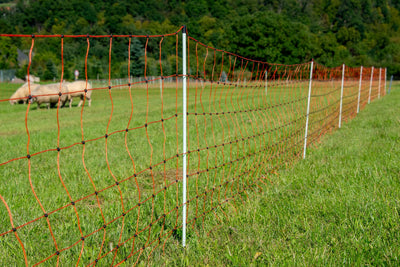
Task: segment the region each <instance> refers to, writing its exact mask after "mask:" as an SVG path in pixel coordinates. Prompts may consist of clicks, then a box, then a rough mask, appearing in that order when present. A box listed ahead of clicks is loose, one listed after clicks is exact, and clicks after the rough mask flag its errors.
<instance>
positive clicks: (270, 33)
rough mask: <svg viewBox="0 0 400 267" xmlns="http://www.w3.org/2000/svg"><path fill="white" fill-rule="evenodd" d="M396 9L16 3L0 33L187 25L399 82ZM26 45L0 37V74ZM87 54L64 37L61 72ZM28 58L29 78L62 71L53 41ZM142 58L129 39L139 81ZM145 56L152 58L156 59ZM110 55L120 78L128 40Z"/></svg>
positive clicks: (276, 54) (102, 61)
mask: <svg viewBox="0 0 400 267" xmlns="http://www.w3.org/2000/svg"><path fill="white" fill-rule="evenodd" d="M8 2H9V1H6V3H8ZM399 8H400V4H399V3H398V1H389V2H386V1H380V0H365V1H359V0H311V1H307V0H267V1H262V2H260V1H255V0H241V1H239V0H229V1H228V0H217V1H210V0H201V1H194V0H189V1H178V0H174V1H167V2H163V1H156V0H151V1H128V0H121V1H118V2H113V1H94V0H91V1H81V0H72V1H61V0H56V1H54V0H42V1H23V0H18V1H16V2H15V5H12V6H11V7H9V9H1V11H0V13H1V14H2V16H1V17H0V32H1V33H28V34H30V33H40V34H61V33H62V34H87V33H90V34H94V35H102V34H110V33H113V34H140V35H145V34H164V33H172V32H175V31H176V30H177V29H178V28H179V27H180V26H182V25H184V24H185V25H187V26H188V31H189V34H190V35H191V36H193V37H195V38H196V39H199V40H201V41H202V42H203V43H206V44H208V45H210V46H213V47H217V48H220V49H224V50H226V51H231V52H235V53H238V54H240V55H243V56H246V57H250V58H254V59H259V60H263V61H267V62H276V63H287V64H293V63H300V62H305V61H309V60H311V59H312V58H314V59H315V60H317V61H318V62H320V63H322V64H325V65H327V66H329V67H334V66H338V65H340V64H342V63H343V62H344V63H345V64H347V65H360V64H363V65H366V66H370V65H374V66H375V67H388V74H389V75H392V74H393V75H395V77H397V78H400V72H399V67H398V66H399V64H400V62H399V61H398V52H397V51H398V49H397V47H398V45H399V43H400V42H399V40H397V36H399V33H400V15H399ZM28 41H29V40H26V43H23V42H25V41H22V43H21V42H20V41H19V42H20V43H10V40H9V39H7V38H0V48H1V49H0V68H12V67H13V68H18V67H19V68H20V67H21V66H17V65H18V64H17V62H16V48H19V49H21V50H26V49H29V47H27V46H28V45H29V44H28ZM84 41H85V40H84ZM174 45H175V43H174V40H170V41H164V42H163V47H164V48H166V50H167V51H168V53H169V55H172V54H173V53H174V51H173V46H174ZM157 46H158V44H156V43H154V44H149V47H148V49H149V52H152V51H156V50H157ZM170 48H172V49H170ZM82 51H83V52H82ZM85 51H86V43H85V42H82V40H67V39H66V40H65V47H64V53H63V56H64V60H65V62H64V63H65V64H66V65H68V66H67V69H66V70H68V71H70V72H71V71H73V70H74V69H76V68H82V67H81V66H78V65H79V64H81V65H82V63H78V62H82V60H83V58H84V57H85V55H84V53H85ZM108 51H109V43H108V42H107V41H106V40H96V41H94V40H93V41H91V44H90V55H89V58H90V60H91V61H93V64H94V65H91V66H89V67H88V75H89V76H90V77H89V78H96V77H97V75H99V76H101V77H104V76H107V75H106V74H107V71H108V69H107V68H108V67H107V66H108ZM34 52H35V56H34V58H33V61H34V62H35V63H33V66H32V70H33V71H34V72H39V68H42V70H44V69H45V67H46V66H45V65H46V61H47V60H48V58H45V57H44V55H45V56H46V57H49V59H51V60H52V61H53V62H54V64H56V66H57V68H59V69H58V71H59V73H60V70H61V69H60V67H59V65H60V63H61V49H60V44H59V40H56V39H54V40H49V39H47V40H40V39H38V40H37V41H36V44H35V48H34ZM169 55H162V56H163V57H164V58H163V59H162V60H163V62H169V61H167V60H166V59H167V57H168V56H169ZM143 56H144V41H143V40H140V42H137V41H134V40H133V43H132V51H131V57H132V63H133V66H131V74H132V75H134V76H139V75H140V76H143V66H144V57H143ZM149 56H152V57H153V59H154V61H157V60H158V58H157V53H149ZM112 57H113V60H112V65H113V66H112V69H113V70H115V73H112V75H114V77H116V78H117V77H123V76H124V75H125V73H126V67H127V59H128V54H127V43H126V40H125V41H122V40H118V39H114V40H113V49H112ZM133 59H135V60H133ZM124 66H125V67H124ZM165 68H166V69H169V68H173V66H172V65H171V64H169V65H166V66H165ZM43 72H44V71H43ZM153 72H154V71H153ZM93 75H94V77H93Z"/></svg>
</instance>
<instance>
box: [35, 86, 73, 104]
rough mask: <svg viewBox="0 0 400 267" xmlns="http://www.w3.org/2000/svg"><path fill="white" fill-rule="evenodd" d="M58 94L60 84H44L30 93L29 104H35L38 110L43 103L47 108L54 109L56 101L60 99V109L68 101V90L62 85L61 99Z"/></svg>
mask: <svg viewBox="0 0 400 267" xmlns="http://www.w3.org/2000/svg"><path fill="white" fill-rule="evenodd" d="M59 92H60V84H59V83H53V84H45V85H41V86H40V87H37V88H36V89H35V90H33V91H32V99H31V100H30V102H31V103H34V102H37V104H38V109H40V105H41V104H43V103H45V104H47V108H48V109H49V108H50V106H51V107H54V106H55V105H56V104H57V103H58V99H59V98H60V101H61V107H63V106H64V105H65V103H66V102H67V101H69V100H70V96H69V95H68V88H67V86H65V85H64V84H62V86H61V93H62V94H61V97H60V96H59Z"/></svg>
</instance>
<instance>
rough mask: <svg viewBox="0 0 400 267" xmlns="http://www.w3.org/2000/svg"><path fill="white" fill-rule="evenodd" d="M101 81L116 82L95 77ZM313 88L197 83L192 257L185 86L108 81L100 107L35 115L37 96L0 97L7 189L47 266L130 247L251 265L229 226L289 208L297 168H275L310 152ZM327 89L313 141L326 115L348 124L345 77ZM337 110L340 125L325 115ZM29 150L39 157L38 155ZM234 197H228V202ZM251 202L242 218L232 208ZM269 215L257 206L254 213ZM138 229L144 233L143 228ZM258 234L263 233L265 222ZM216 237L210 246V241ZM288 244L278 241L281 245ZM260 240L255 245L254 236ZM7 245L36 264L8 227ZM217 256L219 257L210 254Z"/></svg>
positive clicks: (104, 260) (157, 260)
mask: <svg viewBox="0 0 400 267" xmlns="http://www.w3.org/2000/svg"><path fill="white" fill-rule="evenodd" d="M99 86H100V87H103V86H104V85H99V84H94V87H99ZM17 87H18V85H14V84H1V87H0V100H1V99H7V98H8V97H9V96H10V95H11V94H12V92H13V91H15V89H16V88H17ZM307 87H308V84H307V83H306V82H299V83H293V84H286V85H283V86H282V85H279V86H274V85H270V87H269V89H268V97H267V95H265V90H264V88H263V87H262V86H260V87H250V88H247V87H245V86H240V87H235V86H223V87H221V86H220V87H219V89H218V90H217V89H216V87H215V86H214V87H211V86H210V85H207V86H205V87H202V86H201V85H200V83H199V84H193V83H192V84H191V85H190V87H189V96H188V102H189V103H190V104H189V106H188V112H189V116H188V122H189V128H188V148H189V150H192V152H193V153H191V154H188V174H189V177H188V179H189V187H188V191H189V193H188V196H189V200H190V203H189V205H188V206H189V207H188V215H189V217H188V221H189V225H190V229H191V230H189V235H188V249H187V251H188V252H189V253H188V254H187V255H179V253H180V252H179V251H180V250H179V249H177V246H178V247H179V242H180V238H181V232H180V231H181V229H180V227H181V220H182V217H181V216H182V215H181V212H180V209H179V210H175V207H176V206H178V208H179V207H180V206H181V179H182V163H181V154H180V153H181V145H182V144H181V143H182V141H181V139H182V131H181V125H182V115H181V113H182V103H181V97H182V96H181V92H180V90H178V91H176V89H175V88H174V87H173V86H171V87H168V88H167V87H166V88H165V90H164V92H163V97H161V92H160V90H159V87H158V86H157V84H156V85H155V86H154V87H151V88H150V89H149V90H148V91H147V90H146V89H145V87H144V86H141V87H140V88H138V89H135V90H133V91H132V101H131V99H130V94H129V90H127V89H126V88H125V89H117V88H115V89H114V88H113V89H112V90H111V91H109V90H108V89H101V90H96V91H95V92H94V93H93V99H94V100H93V102H92V107H90V108H88V107H85V108H84V109H81V108H77V107H76V103H77V102H78V101H75V102H74V103H75V107H74V108H72V109H68V108H63V109H60V110H57V109H55V108H53V109H50V110H46V109H40V110H38V109H37V106H36V105H32V106H31V107H30V110H29V112H28V113H27V106H26V105H15V106H10V105H9V104H8V102H5V101H3V102H0V115H1V121H2V123H1V125H0V136H1V137H2V141H1V146H2V153H1V154H0V164H1V165H0V173H1V178H0V179H1V186H0V194H1V196H2V197H3V198H4V201H5V203H7V205H8V207H9V209H10V210H11V213H12V219H13V223H14V225H15V226H16V227H17V228H18V229H17V233H18V236H19V238H20V239H21V240H22V242H23V244H24V249H25V252H26V255H27V260H28V264H29V265H32V264H35V263H39V262H40V261H42V260H45V262H44V263H43V264H44V265H45V266H54V265H56V264H57V262H59V263H60V264H61V265H75V263H76V262H78V260H79V264H80V265H87V264H91V263H93V262H94V259H97V258H99V257H101V264H102V265H104V266H108V265H112V264H116V263H118V262H120V261H122V260H124V258H125V257H127V256H129V259H128V260H129V261H128V264H133V263H135V262H136V260H139V261H140V262H142V263H145V262H146V261H147V259H148V260H149V263H150V264H154V265H159V264H161V263H164V262H166V263H167V264H168V263H171V264H177V265H180V264H182V263H183V262H184V261H188V263H189V265H196V264H197V263H198V264H200V265H203V264H208V263H209V264H210V265H224V264H226V265H231V264H234V265H247V264H249V263H251V262H252V260H251V258H250V259H249V258H248V257H247V258H246V257H243V255H241V254H240V253H238V252H239V251H244V250H246V247H245V248H240V250H239V251H237V252H236V251H235V250H233V251H231V250H230V248H229V245H228V246H227V245H226V243H223V244H221V242H232V236H233V235H235V233H239V232H237V231H236V228H237V226H229V225H230V224H229V223H227V224H225V223H226V222H225V220H226V219H227V218H230V220H231V221H232V220H233V221H235V220H237V223H238V224H242V223H243V222H245V220H244V219H243V218H244V217H243V216H244V215H246V216H248V215H249V214H251V213H252V212H255V210H253V209H252V208H250V209H248V205H247V204H246V203H245V202H249V203H250V206H252V205H254V204H255V203H256V202H259V203H260V205H262V206H264V207H262V208H263V209H264V208H265V207H270V208H268V210H266V212H268V213H261V214H264V215H262V216H267V215H268V214H269V215H268V216H271V214H274V212H277V210H276V209H275V208H273V207H274V206H273V205H276V203H275V201H273V202H270V201H269V200H270V199H272V198H273V197H274V196H275V194H278V193H277V192H278V191H279V189H280V191H279V194H283V193H286V191H285V182H290V181H291V179H292V178H286V179H285V178H282V177H283V176H282V175H283V174H282V173H281V174H280V176H279V177H274V176H273V178H270V177H269V176H270V173H271V172H272V173H276V169H279V168H282V167H285V166H290V165H291V164H292V162H293V160H295V159H297V158H299V157H300V155H301V152H302V144H303V143H302V142H304V141H302V138H303V134H304V123H305V117H304V115H305V110H306V98H305V97H306V95H307ZM317 88H320V90H319V91H316V92H314V94H315V96H314V97H313V99H312V101H311V102H312V109H311V112H313V113H312V114H311V116H310V117H311V119H310V137H312V138H310V140H312V139H315V138H318V137H319V135H320V134H321V132H320V131H319V129H320V127H321V125H322V124H323V125H324V127H325V128H323V129H324V131H328V130H330V129H331V128H332V127H335V126H334V125H336V124H337V115H338V107H337V98H338V92H339V91H338V83H335V84H332V87H326V85H325V84H320V85H317ZM179 89H180V88H179ZM319 94H320V95H323V96H322V97H319V96H318V95H319ZM347 94H348V95H349V98H348V99H347V102H348V103H349V106H348V107H347V109H349V108H351V110H352V111H351V112H350V111H348V112H350V113H352V114H353V113H354V110H355V109H354V105H352V104H350V101H349V100H350V97H352V99H354V94H353V95H352V94H351V93H350V92H348V93H347ZM345 95H346V94H345ZM393 95H395V94H394V93H393ZM365 96H366V95H365V94H364V95H363V97H362V99H364V100H365ZM382 102H383V101H382ZM363 103H365V101H363ZM326 105H328V106H327V108H325V106H326ZM221 111H225V113H221ZM228 112H229V113H228ZM57 113H58V116H57ZM176 114H177V116H176ZM327 115H329V116H330V119H331V120H332V123H331V122H329V123H326V122H324V121H321V120H322V119H323V118H325V116H327ZM25 118H27V120H26V122H27V125H28V131H29V138H28V135H27V129H26V126H25ZM145 125H146V126H145ZM336 127H337V126H336ZM127 128H128V129H129V131H128V132H126V131H125V129H127ZM322 133H323V132H322ZM106 134H107V138H106V137H105V135H106ZM82 140H84V141H85V145H84V146H83V145H82V143H81V142H82ZM28 144H29V145H28ZM221 144H224V145H221ZM57 148H60V151H59V152H58V151H57ZM260 148H263V149H264V150H262V151H259V149H260ZM197 149H199V150H198V151H196V150H197ZM312 153H314V152H312ZM27 154H30V155H32V157H31V158H30V160H29V161H28V160H27V159H26V155H27ZM176 154H178V156H176ZM311 156H312V155H311ZM10 160H11V161H10ZM164 160H165V162H163V161H164ZM8 161H10V162H8ZM305 162H309V159H307V160H306V161H305ZM29 167H30V171H29ZM196 172H197V173H196ZM321 172H322V171H321ZM134 174H136V175H137V176H134ZM267 176H268V177H267ZM288 177H290V175H289V176H288ZM259 178H263V179H264V178H268V179H273V184H274V185H272V186H267V187H265V184H266V183H269V181H268V179H265V181H262V180H261V181H260V180H259ZM299 179H300V178H299ZM309 179H310V181H311V180H312V178H311V177H310V178H309ZM116 182H118V183H116ZM298 184H302V182H300V181H299V182H298ZM261 188H264V190H265V188H266V189H267V190H266V191H264V193H263V194H264V195H262V196H263V197H262V198H258V197H255V196H257V194H255V193H252V192H253V191H254V192H259V190H260V189H261ZM214 190H215V191H214ZM275 190H277V191H275ZM95 191H96V192H98V194H95V193H94V192H95ZM292 191H293V190H291V189H290V188H288V192H292ZM249 194H251V197H250V198H247V196H249ZM279 194H278V195H279ZM293 194H294V193H293ZM296 194H300V193H299V192H297V193H296ZM296 194H294V195H296ZM196 196H197V197H198V198H196ZM275 197H278V196H277V195H276V196H275ZM225 200H226V204H225V205H219V204H220V203H225V202H223V201H225ZM303 201H304V200H303ZM71 202H74V204H73V205H72V204H71ZM139 204H140V205H139ZM27 207H28V208H27ZM239 207H240V212H239V213H237V216H239V217H234V218H232V217H231V214H236V212H237V209H238V208H239ZM282 207H284V206H282ZM260 209H261V207H260ZM283 209H285V210H282V212H287V210H286V208H283ZM293 209H294V207H293ZM278 211H279V209H278ZM269 212H270V213H269ZM45 213H46V214H47V213H49V214H47V215H48V217H44V214H45ZM123 213H124V214H126V216H122V215H121V214H123ZM241 213H243V214H242V215H243V216H242V215H241ZM77 214H78V215H77ZM162 214H165V215H166V216H164V217H163V216H162ZM285 214H286V213H285ZM257 216H258V215H257V214H256V213H253V215H251V216H250V217H251V218H256V217H257ZM285 216H289V215H288V214H286V215H285ZM289 217H293V216H292V215H290V216H289ZM235 218H236V219H235ZM247 219H250V218H247ZM32 220H33V221H32ZM222 221H224V222H223V223H224V224H222ZM149 223H150V225H149ZM25 224H26V225H25ZM103 225H106V228H104V229H103ZM220 225H223V226H222V231H223V230H226V231H227V232H228V233H230V234H229V235H230V236H229V237H226V236H225V233H224V232H222V235H221V236H220V237H219V238H216V240H217V241H218V242H216V243H215V244H214V246H210V244H207V242H205V243H203V241H202V240H203V238H204V236H205V235H207V234H210V235H211V236H214V237H216V236H217V233H218V232H219V231H211V232H210V230H215V229H214V228H215V226H220ZM50 226H51V229H52V231H50ZM275 226H276V225H275ZM286 227H289V228H290V229H292V228H293V227H295V226H294V225H290V224H289V225H286ZM289 228H288V229H289ZM10 229H11V224H10V218H9V214H8V212H7V209H6V206H5V204H4V202H0V233H5V232H7V231H10ZM288 229H286V230H285V231H288ZM249 230H250V229H248V230H246V232H247V231H249ZM253 230H254V229H253ZM272 230H273V229H270V230H269V231H272ZM135 233H137V238H136V237H135V238H133V236H134V234H135ZM270 233H271V232H270ZM253 234H258V235H260V231H258V232H257V231H255V232H254V233H253ZM82 236H83V237H85V238H84V242H82V241H81V237H82ZM158 238H160V240H161V242H157V239H158ZM265 240H268V238H265ZM233 241H234V240H233ZM239 241H240V242H241V239H240V238H239V239H236V241H234V242H239ZM133 242H135V244H133ZM265 242H266V241H265ZM276 242H277V240H276ZM39 244H40V245H39ZM205 244H207V245H206V246H207V249H206V248H205V247H202V245H205ZM229 244H230V243H229ZM117 245H118V247H116V246H117ZM278 245H279V244H276V246H277V247H276V251H278V250H280V249H281V248H280V247H279V246H278ZM157 246H159V247H164V248H165V250H164V251H165V254H163V253H162V252H163V250H162V249H158V250H156V247H157ZM208 246H209V247H208ZM215 246H220V248H224V249H225V248H227V250H224V252H223V253H221V257H216V256H212V255H211V254H210V252H211V250H216V248H215ZM142 247H144V248H143V249H141V248H142ZM250 247H252V248H253V247H255V246H254V244H253V245H252V244H248V245H247V248H250ZM138 248H139V249H138ZM238 249H239V248H238ZM0 250H1V251H3V253H2V255H1V256H0V263H1V265H14V264H17V265H21V264H24V254H23V250H22V249H21V245H20V244H19V242H18V240H17V239H16V236H15V235H14V234H13V233H11V232H10V233H7V234H5V235H3V236H2V237H0ZM57 251H60V253H59V255H57V254H56V252H57ZM268 251H272V250H270V249H268ZM257 252H260V251H258V250H257V251H254V253H257ZM177 253H178V254H177ZM226 253H227V254H226ZM251 253H253V251H250V254H251ZM201 254H203V255H204V258H200V257H202V256H200V255H201ZM255 255H258V256H257V257H256V258H257V259H255V260H257V261H254V262H255V263H257V262H259V261H260V260H263V259H265V260H268V259H269V258H268V257H267V254H266V252H265V251H262V252H261V254H254V255H252V256H251V257H255ZM228 256H229V257H228ZM192 257H193V258H192ZM213 257H215V261H210V260H212V258H213ZM181 260H182V261H183V262H181ZM268 262H269V261H268ZM99 263H100V262H99Z"/></svg>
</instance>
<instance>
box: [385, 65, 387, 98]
mask: <svg viewBox="0 0 400 267" xmlns="http://www.w3.org/2000/svg"><path fill="white" fill-rule="evenodd" d="M386 80H387V68H385V95H386V92H387V91H386Z"/></svg>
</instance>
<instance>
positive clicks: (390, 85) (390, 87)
mask: <svg viewBox="0 0 400 267" xmlns="http://www.w3.org/2000/svg"><path fill="white" fill-rule="evenodd" d="M392 81H393V75H392V76H391V77H390V83H389V91H388V94H390V89H392Z"/></svg>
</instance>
